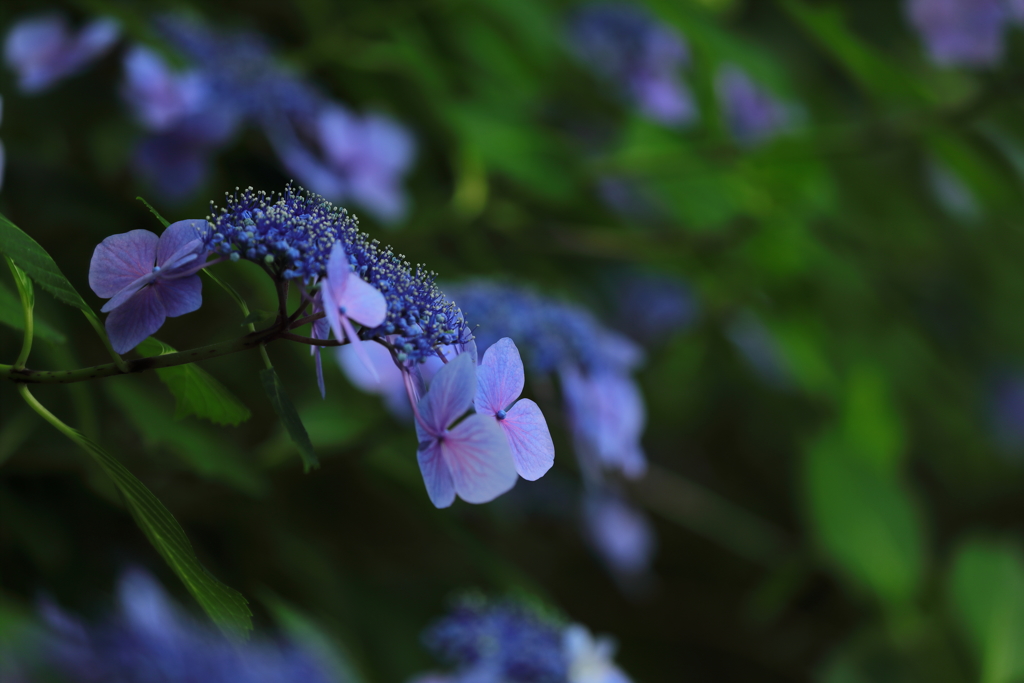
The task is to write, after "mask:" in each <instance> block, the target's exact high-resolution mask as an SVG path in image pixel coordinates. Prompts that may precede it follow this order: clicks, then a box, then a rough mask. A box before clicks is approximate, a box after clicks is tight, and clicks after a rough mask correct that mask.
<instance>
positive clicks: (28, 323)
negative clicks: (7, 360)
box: [5, 257, 35, 370]
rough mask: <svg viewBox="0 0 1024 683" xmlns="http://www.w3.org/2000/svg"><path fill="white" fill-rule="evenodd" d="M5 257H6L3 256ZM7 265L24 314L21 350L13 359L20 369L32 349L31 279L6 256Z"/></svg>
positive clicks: (33, 331) (16, 366) (16, 367)
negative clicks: (15, 358)
mask: <svg viewBox="0 0 1024 683" xmlns="http://www.w3.org/2000/svg"><path fill="white" fill-rule="evenodd" d="M5 258H6V257H5ZM7 265H8V266H10V269H11V274H12V275H13V276H14V284H15V285H16V286H17V287H18V295H19V296H20V297H21V308H22V311H23V312H24V314H25V336H24V337H23V338H22V342H21V352H20V353H19V354H18V359H17V360H15V361H14V367H15V369H18V370H20V369H21V368H24V367H25V364H26V363H28V354H29V353H31V351H32V338H33V336H34V333H35V330H34V328H33V321H34V319H33V317H32V305H33V301H32V298H33V297H32V281H31V280H29V279H28V276H26V275H25V271H23V270H22V269H21V268H19V267H18V266H17V265H15V263H14V261H12V260H11V259H10V258H7Z"/></svg>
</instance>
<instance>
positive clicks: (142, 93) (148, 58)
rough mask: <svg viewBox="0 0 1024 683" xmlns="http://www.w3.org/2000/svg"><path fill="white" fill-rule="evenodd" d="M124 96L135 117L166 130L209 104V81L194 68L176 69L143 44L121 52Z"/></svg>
mask: <svg viewBox="0 0 1024 683" xmlns="http://www.w3.org/2000/svg"><path fill="white" fill-rule="evenodd" d="M124 75H125V82H124V87H123V92H124V97H125V100H127V102H128V105H129V106H130V107H131V109H132V112H133V113H134V114H135V117H136V119H138V121H139V123H141V124H142V125H143V127H145V128H147V129H148V130H152V131H166V130H168V129H169V128H171V127H172V126H174V125H175V124H176V123H178V122H179V121H181V120H182V119H184V118H186V117H188V116H191V115H194V114H197V113H199V112H201V111H202V110H203V109H204V108H206V107H207V106H208V104H209V85H208V84H207V83H206V82H205V81H204V79H203V77H202V75H201V74H200V73H199V72H198V71H196V70H195V69H192V70H189V71H184V72H181V73H177V72H175V71H173V70H172V69H171V68H170V66H168V64H167V62H165V61H164V59H163V57H161V56H160V55H159V54H157V53H156V52H154V51H153V50H150V49H149V48H145V47H138V46H135V47H132V48H131V49H129V50H128V51H127V52H126V53H125V56H124Z"/></svg>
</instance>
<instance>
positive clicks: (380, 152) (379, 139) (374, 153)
mask: <svg viewBox="0 0 1024 683" xmlns="http://www.w3.org/2000/svg"><path fill="white" fill-rule="evenodd" d="M362 128H363V130H362V142H363V144H364V145H365V146H366V149H367V151H368V152H369V154H368V156H370V157H371V158H372V159H373V162H374V164H376V165H377V166H379V167H381V168H384V169H386V170H389V171H393V172H395V173H401V172H403V171H405V170H406V169H407V168H408V167H409V165H410V164H412V160H413V156H414V155H415V153H416V141H415V139H414V138H413V137H412V135H411V134H410V133H409V130H408V129H407V128H406V127H405V126H403V125H401V124H400V123H398V122H397V121H395V120H394V119H392V118H389V117H387V116H382V115H380V114H369V115H367V116H366V118H365V119H364V120H363V126H362Z"/></svg>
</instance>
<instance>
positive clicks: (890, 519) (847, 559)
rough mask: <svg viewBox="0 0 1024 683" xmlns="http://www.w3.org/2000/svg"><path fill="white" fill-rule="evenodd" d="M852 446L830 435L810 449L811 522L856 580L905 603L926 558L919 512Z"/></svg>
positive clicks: (806, 480)
mask: <svg viewBox="0 0 1024 683" xmlns="http://www.w3.org/2000/svg"><path fill="white" fill-rule="evenodd" d="M850 451H851V446H850V445H848V444H846V443H845V442H844V441H842V440H841V439H840V438H838V437H836V436H834V435H826V436H825V437H823V438H819V439H818V440H817V441H816V442H814V443H813V444H811V446H810V448H809V449H808V453H807V457H806V461H805V467H806V470H805V478H804V483H805V486H806V488H807V501H808V507H809V512H810V516H811V520H810V521H811V524H812V527H813V528H814V531H815V533H816V535H817V537H818V541H819V543H820V544H821V546H822V548H823V549H824V550H825V551H826V552H827V553H828V555H829V556H830V557H831V558H832V559H833V560H834V561H835V562H836V563H837V564H838V565H839V567H840V569H841V570H842V572H843V573H844V574H846V576H847V577H848V578H850V579H851V580H852V581H853V582H854V583H855V584H858V585H860V586H864V587H867V588H868V589H870V590H872V591H874V593H875V594H876V595H877V596H878V597H879V598H881V599H882V600H884V601H886V602H888V603H890V604H893V605H896V606H899V605H905V604H906V603H907V602H908V601H910V600H912V599H913V598H914V597H915V596H916V595H917V594H918V593H919V591H920V589H921V585H922V582H923V579H924V571H925V565H926V563H927V558H926V551H925V548H926V543H925V534H924V528H923V524H922V519H921V514H920V511H919V510H918V508H917V506H916V505H915V503H914V501H913V499H912V498H911V496H910V494H909V493H908V492H907V490H906V489H905V488H904V487H903V486H902V485H900V483H899V482H898V481H897V480H896V479H895V478H894V477H892V476H886V475H883V474H882V473H880V472H879V470H878V468H877V467H876V466H873V465H872V464H870V463H868V462H866V461H865V460H864V459H863V458H862V457H859V456H857V455H852V454H851V453H850Z"/></svg>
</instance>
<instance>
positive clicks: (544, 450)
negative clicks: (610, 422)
mask: <svg viewBox="0 0 1024 683" xmlns="http://www.w3.org/2000/svg"><path fill="white" fill-rule="evenodd" d="M485 360H486V358H485ZM498 424H499V425H501V428H502V429H504V430H505V436H507V437H508V445H509V448H510V449H511V450H512V459H513V460H514V461H515V463H516V472H518V473H519V476H521V477H522V478H523V479H526V480H527V481H536V480H538V479H540V478H541V477H542V476H544V474H545V473H546V472H547V471H548V470H550V469H551V466H552V465H554V464H555V443H554V442H553V441H552V440H551V432H550V431H548V423H547V422H546V421H545V420H544V414H543V413H542V412H540V407H539V406H538V405H537V404H536V403H534V402H533V401H531V400H530V399H528V398H524V399H523V400H521V401H519V402H518V403H516V404H515V405H514V406H512V408H511V410H509V411H508V414H507V415H506V416H505V419H504V420H498Z"/></svg>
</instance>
